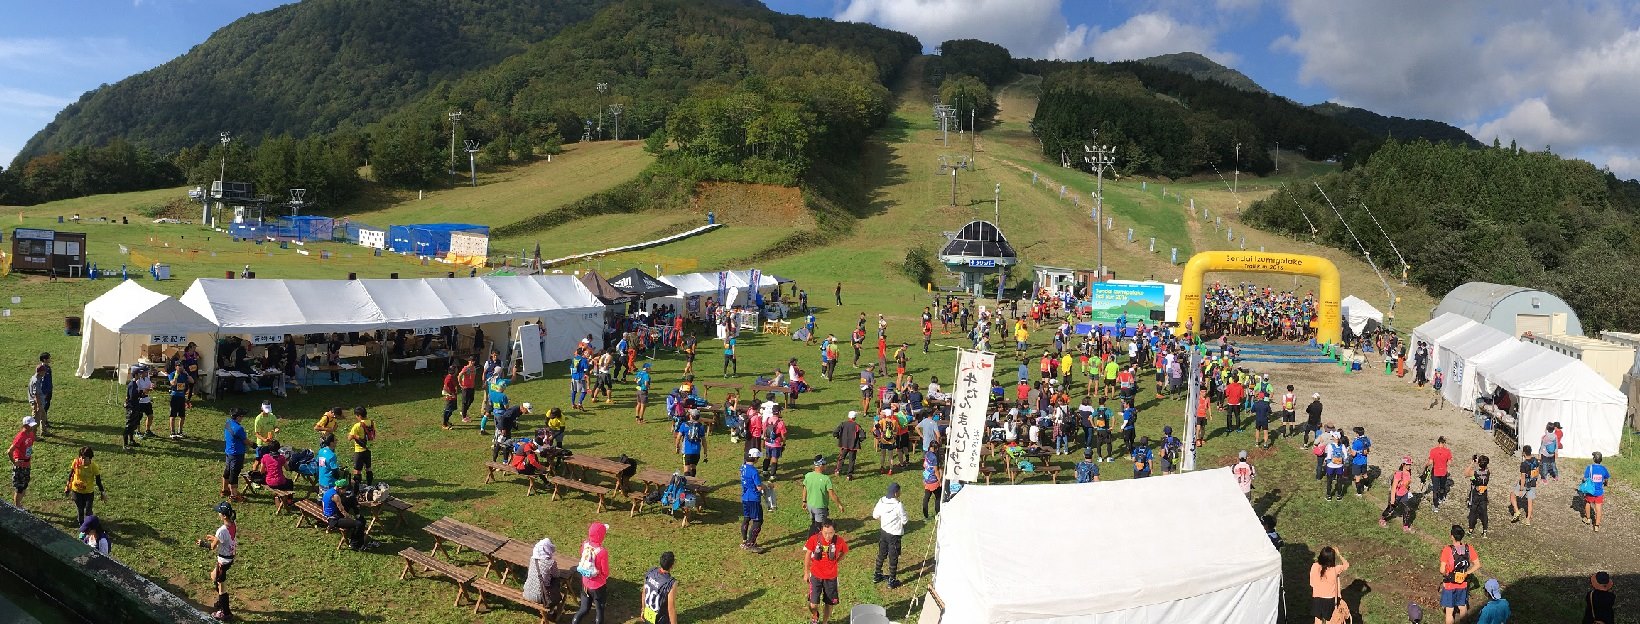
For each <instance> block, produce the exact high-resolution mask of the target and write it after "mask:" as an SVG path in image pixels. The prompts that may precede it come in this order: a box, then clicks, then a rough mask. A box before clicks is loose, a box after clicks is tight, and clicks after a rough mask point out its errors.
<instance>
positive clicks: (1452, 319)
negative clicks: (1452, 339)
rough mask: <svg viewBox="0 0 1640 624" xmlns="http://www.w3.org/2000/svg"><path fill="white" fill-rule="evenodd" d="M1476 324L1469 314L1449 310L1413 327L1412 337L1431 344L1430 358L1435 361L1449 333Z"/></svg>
mask: <svg viewBox="0 0 1640 624" xmlns="http://www.w3.org/2000/svg"><path fill="white" fill-rule="evenodd" d="M1474 324H1475V321H1473V320H1471V319H1470V318H1469V317H1467V316H1463V315H1461V314H1453V313H1451V312H1448V313H1446V314H1442V315H1440V316H1437V317H1435V318H1433V319H1430V320H1428V321H1425V322H1424V323H1423V324H1422V325H1419V326H1417V327H1415V328H1413V329H1412V337H1413V338H1414V339H1416V340H1419V341H1422V342H1423V343H1424V344H1427V345H1429V353H1430V360H1431V362H1433V361H1434V359H1435V354H1436V353H1437V352H1438V351H1439V349H1438V347H1440V342H1441V340H1442V339H1443V338H1445V337H1446V336H1447V335H1448V334H1451V333H1453V332H1456V331H1459V330H1462V329H1463V328H1465V327H1469V326H1470V325H1474ZM1431 372H1433V371H1431Z"/></svg>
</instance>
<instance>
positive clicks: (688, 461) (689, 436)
mask: <svg viewBox="0 0 1640 624" xmlns="http://www.w3.org/2000/svg"><path fill="white" fill-rule="evenodd" d="M678 443H679V446H680V447H681V448H682V450H683V475H684V476H686V477H693V476H695V465H696V464H699V463H700V462H701V460H702V459H704V458H705V454H706V425H705V424H704V423H702V422H700V411H698V410H694V409H691V410H689V420H686V421H683V422H681V423H678Z"/></svg>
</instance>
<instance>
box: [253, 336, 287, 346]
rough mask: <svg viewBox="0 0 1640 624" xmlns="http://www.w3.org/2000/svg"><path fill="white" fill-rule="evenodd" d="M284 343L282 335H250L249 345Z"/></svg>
mask: <svg viewBox="0 0 1640 624" xmlns="http://www.w3.org/2000/svg"><path fill="white" fill-rule="evenodd" d="M284 341H285V335H284V334H251V344H253V345H265V344H279V343H281V342H284Z"/></svg>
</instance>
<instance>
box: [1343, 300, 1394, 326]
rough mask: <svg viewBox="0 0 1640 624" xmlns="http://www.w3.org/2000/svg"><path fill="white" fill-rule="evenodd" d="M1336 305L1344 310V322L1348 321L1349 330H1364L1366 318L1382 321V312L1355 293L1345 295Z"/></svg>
mask: <svg viewBox="0 0 1640 624" xmlns="http://www.w3.org/2000/svg"><path fill="white" fill-rule="evenodd" d="M1338 307H1339V309H1340V310H1342V311H1343V312H1344V322H1346V323H1349V325H1350V331H1353V332H1355V333H1357V334H1360V333H1361V332H1363V331H1366V329H1367V321H1368V320H1373V321H1378V322H1379V323H1383V322H1384V313H1383V312H1379V311H1378V308H1375V307H1373V306H1372V304H1370V303H1367V302H1366V300H1364V299H1361V298H1360V297H1357V296H1355V295H1350V296H1348V297H1345V298H1344V300H1343V301H1340V302H1339V303H1338Z"/></svg>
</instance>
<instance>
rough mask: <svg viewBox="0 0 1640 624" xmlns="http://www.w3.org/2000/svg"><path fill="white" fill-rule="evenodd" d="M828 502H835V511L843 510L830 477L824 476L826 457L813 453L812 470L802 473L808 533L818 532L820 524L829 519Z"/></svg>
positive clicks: (829, 506)
mask: <svg viewBox="0 0 1640 624" xmlns="http://www.w3.org/2000/svg"><path fill="white" fill-rule="evenodd" d="M830 503H837V511H843V499H841V498H838V497H837V490H836V488H833V487H832V485H831V477H829V476H826V457H825V456H824V455H815V456H814V470H811V471H809V473H808V474H806V475H803V509H805V510H807V511H808V512H809V535H814V534H815V533H817V532H819V531H820V525H822V524H824V523H826V522H827V521H829V520H830V519H831V505H830Z"/></svg>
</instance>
